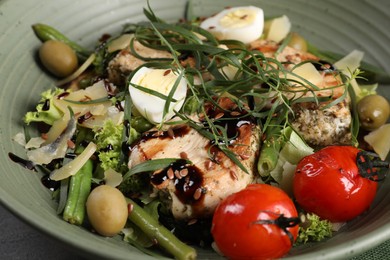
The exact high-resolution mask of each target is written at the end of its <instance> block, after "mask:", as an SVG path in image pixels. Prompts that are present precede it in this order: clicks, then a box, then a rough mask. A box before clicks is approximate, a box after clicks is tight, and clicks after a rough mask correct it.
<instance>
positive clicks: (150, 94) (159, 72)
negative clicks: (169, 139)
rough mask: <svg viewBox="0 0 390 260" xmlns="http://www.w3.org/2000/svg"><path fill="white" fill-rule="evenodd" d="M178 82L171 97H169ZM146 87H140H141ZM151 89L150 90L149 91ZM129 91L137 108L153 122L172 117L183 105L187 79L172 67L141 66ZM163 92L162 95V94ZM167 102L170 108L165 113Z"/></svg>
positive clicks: (157, 122)
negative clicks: (154, 67)
mask: <svg viewBox="0 0 390 260" xmlns="http://www.w3.org/2000/svg"><path fill="white" fill-rule="evenodd" d="M176 82H177V83H178V84H177V87H176V89H175V90H174V93H173V96H172V98H171V99H169V98H167V97H168V96H169V94H170V93H171V91H173V89H174V86H175V83H176ZM138 86H140V87H142V88H144V89H145V90H144V89H139V87H138ZM149 90H150V91H149ZM129 92H130V96H131V100H132V103H133V105H134V107H135V108H136V110H137V111H138V112H139V113H140V114H141V115H142V116H143V117H145V118H146V119H147V120H148V121H150V122H151V123H153V124H159V123H161V122H163V121H166V120H169V119H171V118H172V117H173V116H174V115H175V112H174V111H175V110H176V111H178V110H180V108H181V107H182V106H183V103H184V100H185V98H186V94H187V81H186V80H185V78H184V76H183V77H182V76H179V75H178V74H177V73H176V72H173V71H172V70H170V69H152V68H147V67H142V68H140V69H139V70H138V71H137V72H136V73H135V74H134V76H133V77H132V78H131V80H130V84H129ZM160 94H161V95H160ZM168 100H170V101H168ZM166 102H169V103H170V104H169V109H168V111H167V113H165V114H164V107H165V104H166Z"/></svg>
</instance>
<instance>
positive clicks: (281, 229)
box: [211, 184, 299, 260]
mask: <svg viewBox="0 0 390 260" xmlns="http://www.w3.org/2000/svg"><path fill="white" fill-rule="evenodd" d="M298 223H299V218H298V213H297V210H296V208H295V205H294V203H293V202H292V200H291V199H290V198H289V197H288V195H287V194H286V193H285V192H284V191H282V190H281V189H279V188H277V187H273V186H271V185H267V184H251V185H248V187H247V188H245V189H244V190H242V191H239V192H237V193H235V194H232V195H230V196H229V197H227V198H226V199H224V200H223V201H222V202H221V203H220V204H219V205H218V207H217V209H216V211H215V213H214V217H213V223H212V228H211V233H212V235H213V237H214V241H215V243H216V245H217V247H218V249H219V250H220V251H221V253H222V254H224V255H225V256H226V257H227V258H229V259H233V260H234V259H270V258H279V257H281V256H283V255H285V254H286V253H287V252H288V251H289V250H290V248H291V246H292V244H293V242H294V241H295V239H296V237H297V235H298Z"/></svg>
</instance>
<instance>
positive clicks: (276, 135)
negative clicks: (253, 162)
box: [257, 125, 284, 177]
mask: <svg viewBox="0 0 390 260" xmlns="http://www.w3.org/2000/svg"><path fill="white" fill-rule="evenodd" d="M278 130H280V126H271V125H269V126H268V127H267V130H266V131H265V136H266V139H265V140H264V142H263V144H262V146H261V150H260V157H259V160H258V163H257V169H258V171H259V173H260V175H261V176H263V177H265V176H268V175H269V173H270V172H271V171H272V170H273V169H274V168H275V167H276V164H277V163H278V159H279V152H280V149H281V148H282V145H283V143H284V141H283V137H282V136H281V133H280V131H278Z"/></svg>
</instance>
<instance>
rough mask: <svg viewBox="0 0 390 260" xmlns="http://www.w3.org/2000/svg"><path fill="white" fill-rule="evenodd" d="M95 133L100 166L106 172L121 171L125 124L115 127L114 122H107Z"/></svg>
mask: <svg viewBox="0 0 390 260" xmlns="http://www.w3.org/2000/svg"><path fill="white" fill-rule="evenodd" d="M94 132H95V142H96V146H97V150H98V157H99V160H100V162H101V164H100V166H101V167H102V168H103V169H104V170H108V169H114V170H116V171H118V170H120V168H121V165H120V164H119V160H120V153H121V149H122V133H123V124H119V125H115V124H114V123H113V122H112V120H107V121H105V122H104V124H103V126H102V127H100V128H96V129H95V130H94Z"/></svg>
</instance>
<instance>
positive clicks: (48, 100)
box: [23, 88, 64, 125]
mask: <svg viewBox="0 0 390 260" xmlns="http://www.w3.org/2000/svg"><path fill="white" fill-rule="evenodd" d="M63 92H64V90H63V89H60V88H54V89H48V90H46V91H44V92H42V93H41V99H40V100H39V102H38V105H37V106H36V108H35V109H36V111H29V112H27V113H26V115H25V116H24V118H23V120H24V122H25V123H26V124H30V123H31V122H44V123H46V124H48V125H52V124H53V123H54V121H56V120H58V119H60V118H61V117H62V115H63V112H62V111H61V110H59V109H58V108H57V107H56V106H55V105H54V103H53V100H54V97H56V96H57V95H59V94H61V93H63Z"/></svg>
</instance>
